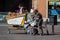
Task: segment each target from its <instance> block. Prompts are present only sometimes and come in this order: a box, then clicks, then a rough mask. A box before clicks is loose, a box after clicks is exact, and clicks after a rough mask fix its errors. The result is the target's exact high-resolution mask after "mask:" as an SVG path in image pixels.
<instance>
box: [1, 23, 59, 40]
mask: <svg viewBox="0 0 60 40" xmlns="http://www.w3.org/2000/svg"><path fill="white" fill-rule="evenodd" d="M48 30H49V33H50V35H43V36H41V35H35V36H34V35H29V34H21V33H19V32H16V31H12V34H8V25H6V24H0V40H60V25H57V26H55V35H52V30H51V25H48Z"/></svg>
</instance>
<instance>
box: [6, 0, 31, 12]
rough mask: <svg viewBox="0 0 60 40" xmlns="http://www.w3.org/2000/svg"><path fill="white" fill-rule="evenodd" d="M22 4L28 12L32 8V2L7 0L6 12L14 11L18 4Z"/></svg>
mask: <svg viewBox="0 0 60 40" xmlns="http://www.w3.org/2000/svg"><path fill="white" fill-rule="evenodd" d="M19 3H20V4H22V5H23V7H26V8H27V9H28V10H30V9H31V8H32V0H9V1H7V2H6V5H5V6H6V8H5V9H6V11H9V10H11V9H13V8H14V9H15V8H16V7H17V6H18V4H19Z"/></svg>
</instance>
